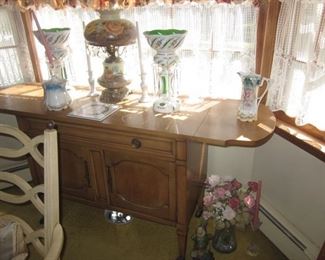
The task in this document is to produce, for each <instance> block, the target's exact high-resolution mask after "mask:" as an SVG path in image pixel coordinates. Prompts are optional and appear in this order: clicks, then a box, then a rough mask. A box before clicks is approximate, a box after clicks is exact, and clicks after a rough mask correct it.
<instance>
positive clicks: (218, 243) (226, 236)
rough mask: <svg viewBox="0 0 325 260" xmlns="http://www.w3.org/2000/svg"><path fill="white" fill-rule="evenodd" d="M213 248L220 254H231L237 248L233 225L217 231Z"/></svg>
mask: <svg viewBox="0 0 325 260" xmlns="http://www.w3.org/2000/svg"><path fill="white" fill-rule="evenodd" d="M212 247H213V248H214V249H215V250H216V251H218V252H220V253H231V252H233V251H235V250H236V248H237V241H236V236H235V227H234V226H233V225H230V226H227V225H226V227H224V228H223V229H216V231H215V234H214V237H213V239H212Z"/></svg>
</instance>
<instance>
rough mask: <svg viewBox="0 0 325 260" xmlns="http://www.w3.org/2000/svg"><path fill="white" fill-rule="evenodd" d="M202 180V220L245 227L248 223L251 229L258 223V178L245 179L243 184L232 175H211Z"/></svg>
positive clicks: (259, 184) (218, 226)
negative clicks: (255, 179)
mask: <svg viewBox="0 0 325 260" xmlns="http://www.w3.org/2000/svg"><path fill="white" fill-rule="evenodd" d="M205 184H206V186H205V194H204V197H203V213H202V217H203V219H204V220H206V221H207V220H209V219H214V220H215V223H216V225H217V226H216V228H218V229H222V228H224V227H229V226H236V227H238V228H240V229H245V227H246V226H247V225H249V224H252V227H253V229H257V228H258V227H259V225H260V222H259V219H258V210H259V198H260V191H261V182H255V181H249V182H248V183H247V185H245V186H243V185H242V184H241V183H240V182H239V181H238V180H237V179H235V178H232V177H229V176H226V177H222V176H219V175H211V176H210V177H208V178H207V180H206V183H205Z"/></svg>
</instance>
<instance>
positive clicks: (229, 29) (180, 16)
mask: <svg viewBox="0 0 325 260" xmlns="http://www.w3.org/2000/svg"><path fill="white" fill-rule="evenodd" d="M36 15H37V17H38V19H39V22H40V24H41V26H42V28H51V27H70V28H71V35H70V42H69V46H70V55H69V59H68V60H67V67H68V74H69V80H70V82H72V84H81V85H85V84H88V75H87V65H86V54H85V47H84V37H83V29H82V22H83V21H84V22H85V23H86V24H87V23H88V22H89V21H90V20H93V19H97V18H98V14H97V13H96V12H94V11H92V10H87V9H81V8H67V9H64V10H58V11H55V10H53V9H51V8H50V7H43V8H41V9H39V10H38V11H37V12H36ZM121 17H122V18H126V19H128V20H130V21H132V22H134V23H135V22H138V24H139V29H140V37H141V43H142V48H143V50H142V52H143V63H144V67H145V71H146V73H147V80H148V86H149V90H150V91H153V88H154V86H153V84H154V82H153V55H154V51H153V50H152V49H151V48H150V47H149V45H148V44H147V42H146V39H145V37H144V36H143V34H142V32H143V31H146V30H153V29H167V28H177V29H186V30H187V31H188V33H187V36H186V38H185V41H184V43H183V45H182V47H181V48H180V49H179V50H178V51H177V54H178V56H179V58H180V65H179V66H180V71H181V74H180V75H181V76H180V89H179V92H180V94H186V95H191V96H196V97H197V96H213V97H219V98H240V93H241V82H240V79H239V77H238V76H237V74H236V73H237V72H238V71H254V70H255V44H256V25H257V17H258V8H255V7H254V6H253V4H252V3H251V2H249V1H248V2H244V3H241V4H236V5H235V4H217V3H216V2H215V1H212V2H208V3H204V4H202V3H194V2H192V3H190V2H185V3H182V4H174V5H160V4H157V3H151V4H149V5H147V6H143V7H133V8H129V9H126V10H123V11H122V12H121ZM35 29H36V28H35ZM37 44H38V43H37ZM38 50H39V51H38V53H39V56H40V59H42V64H43V68H44V69H43V71H44V72H43V74H45V75H46V74H47V71H46V70H47V68H46V65H45V55H44V48H43V46H42V45H40V44H38ZM122 58H123V60H124V62H125V73H126V74H127V75H126V76H127V77H128V78H129V79H131V80H132V84H131V86H130V87H131V88H133V89H136V90H140V67H139V58H138V50H137V44H134V45H130V46H127V47H125V48H124V51H123V53H122ZM103 59H104V58H103V56H101V57H99V58H98V57H95V56H94V57H93V58H92V65H93V70H94V77H95V78H98V77H99V76H100V75H101V73H102V66H101V63H102V61H103Z"/></svg>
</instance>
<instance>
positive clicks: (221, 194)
mask: <svg viewBox="0 0 325 260" xmlns="http://www.w3.org/2000/svg"><path fill="white" fill-rule="evenodd" d="M225 193H226V190H225V189H224V188H222V187H219V188H216V190H215V191H214V194H215V195H216V197H217V198H220V199H223V198H224V197H225Z"/></svg>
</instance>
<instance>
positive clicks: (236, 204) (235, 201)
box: [229, 198, 240, 209]
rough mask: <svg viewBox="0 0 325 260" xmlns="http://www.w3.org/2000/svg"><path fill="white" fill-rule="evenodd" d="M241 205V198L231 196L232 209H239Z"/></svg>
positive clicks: (230, 204)
mask: <svg viewBox="0 0 325 260" xmlns="http://www.w3.org/2000/svg"><path fill="white" fill-rule="evenodd" d="M239 205H240V200H239V199H238V198H231V199H230V200H229V206H230V207H231V208H232V209H237V208H238V207H239Z"/></svg>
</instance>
